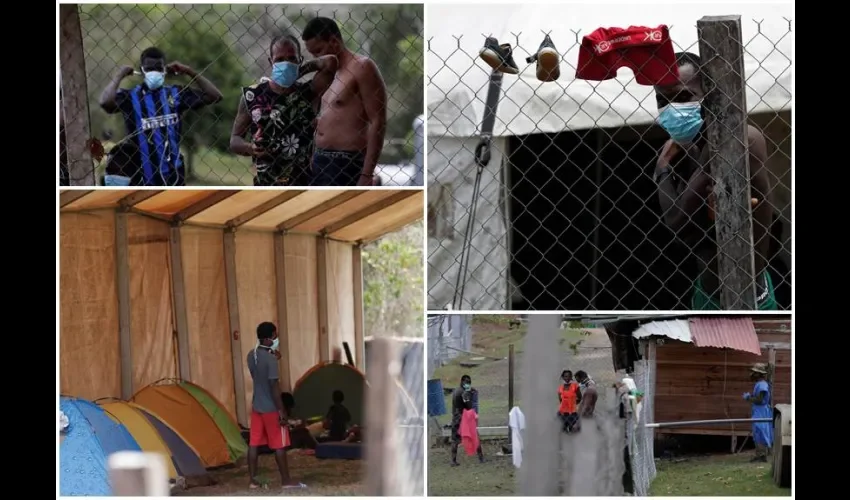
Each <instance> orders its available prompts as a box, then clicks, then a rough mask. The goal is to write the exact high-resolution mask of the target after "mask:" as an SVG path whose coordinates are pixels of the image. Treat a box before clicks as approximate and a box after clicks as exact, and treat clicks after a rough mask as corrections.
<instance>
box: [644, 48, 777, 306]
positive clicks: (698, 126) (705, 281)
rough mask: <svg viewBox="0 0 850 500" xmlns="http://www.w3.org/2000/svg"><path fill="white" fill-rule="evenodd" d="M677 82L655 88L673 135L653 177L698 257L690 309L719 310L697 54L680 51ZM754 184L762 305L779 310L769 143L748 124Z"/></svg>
mask: <svg viewBox="0 0 850 500" xmlns="http://www.w3.org/2000/svg"><path fill="white" fill-rule="evenodd" d="M676 63H677V65H678V69H679V81H678V82H676V83H674V84H671V85H664V86H660V85H658V86H656V87H655V96H656V100H657V104H658V109H659V116H658V124H659V125H660V126H661V127H662V128H664V130H665V131H666V132H667V133H668V134H670V140H668V141H667V142H666V143H665V144H664V147H663V148H662V150H661V154H660V155H659V158H658V162H657V164H656V168H655V174H654V179H655V182H656V184H657V185H658V196H659V201H660V204H661V211H662V214H663V217H664V221H665V223H666V224H667V225H668V226H669V227H670V228H671V229H672V230H673V231H674V232H675V233H676V234H677V236H678V237H679V238H680V239H681V240H682V241H683V242H684V243H685V244H686V245H687V246H688V247H689V248H690V249H691V251H692V253H693V254H694V255H695V256H696V261H697V266H698V274H697V277H696V279H695V281H694V285H693V290H692V295H691V300H690V308H691V309H695V310H718V309H720V299H719V295H720V280H719V278H718V270H717V264H718V263H717V252H718V248H717V242H716V240H715V231H714V203H713V194H712V190H713V187H714V180H713V179H712V178H711V175H710V172H709V171H708V168H709V165H708V161H709V154H710V151H709V148H708V147H707V144H706V137H705V134H704V132H705V127H704V120H703V112H704V110H703V108H702V104H701V102H702V99H703V98H704V96H705V93H704V90H703V81H702V75H701V73H700V58H699V56H697V55H695V54H692V53H689V52H681V53H678V54H676ZM747 130H748V131H747V138H748V149H749V156H750V158H749V160H750V187H751V193H752V198H753V199H752V210H753V242H754V245H753V250H754V253H755V272H756V287H757V292H758V295H757V306H758V309H759V310H775V309H778V304H777V301H776V298H775V290H774V286H773V280H772V278H771V276H770V273H769V272H768V271H767V267H766V262H767V259H768V257H769V253H770V251H771V249H770V240H771V238H770V235H769V229H770V226H771V223H772V222H773V208H772V206H771V204H770V202H769V199H768V193H769V192H770V184H769V179H768V174H767V169H766V168H765V162H766V161H767V145H766V143H765V139H764V136H763V135H762V133H761V132H760V131H759V130H758V129H757V128H755V127H754V126H752V125H749V126H748V127H747Z"/></svg>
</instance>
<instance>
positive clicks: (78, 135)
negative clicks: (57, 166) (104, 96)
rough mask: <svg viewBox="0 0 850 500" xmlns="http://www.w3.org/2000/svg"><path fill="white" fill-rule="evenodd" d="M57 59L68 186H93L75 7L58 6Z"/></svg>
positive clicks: (82, 56) (82, 58)
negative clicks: (59, 64)
mask: <svg viewBox="0 0 850 500" xmlns="http://www.w3.org/2000/svg"><path fill="white" fill-rule="evenodd" d="M59 60H60V61H62V64H61V69H60V71H61V74H62V103H61V104H62V106H63V108H64V109H63V111H64V116H65V149H66V150H67V154H68V175H69V177H70V185H71V186H94V185H95V184H96V181H95V169H94V163H93V162H92V157H91V152H90V151H89V148H88V145H87V142H88V140H89V138H90V137H91V124H90V123H89V103H88V98H89V96H88V87H87V83H86V54H85V50H84V49H83V31H82V28H81V27H80V12H79V6H78V5H77V4H61V5H59Z"/></svg>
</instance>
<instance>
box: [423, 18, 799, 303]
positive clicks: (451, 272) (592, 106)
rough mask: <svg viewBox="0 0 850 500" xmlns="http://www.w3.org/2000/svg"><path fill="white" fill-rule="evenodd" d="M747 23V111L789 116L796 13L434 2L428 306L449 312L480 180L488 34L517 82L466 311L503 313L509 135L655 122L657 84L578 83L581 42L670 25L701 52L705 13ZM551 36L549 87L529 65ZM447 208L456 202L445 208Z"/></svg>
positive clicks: (483, 212) (490, 176)
mask: <svg viewBox="0 0 850 500" xmlns="http://www.w3.org/2000/svg"><path fill="white" fill-rule="evenodd" d="M729 14H736V15H740V16H741V21H742V31H743V39H744V41H745V44H746V47H745V68H746V76H747V104H748V108H749V112H750V113H759V112H776V111H780V110H789V109H790V108H791V92H792V72H791V65H792V61H793V55H792V53H793V34H792V32H791V29H792V26H791V20H792V19H793V17H794V6H793V4H778V5H771V4H761V5H758V4H756V5H723V4H705V5H701V4H687V3H682V4H678V5H659V6H657V7H656V8H652V7H651V6H647V5H646V4H643V3H639V4H624V5H608V4H598V5H594V6H590V5H581V6H577V5H570V4H563V5H554V4H553V5H525V4H508V5H488V6H486V7H485V6H483V5H454V4H451V5H448V4H447V5H432V6H429V8H428V11H427V15H428V16H429V19H428V27H429V28H428V31H429V50H428V66H427V67H428V77H429V85H428V135H429V150H428V177H429V179H428V185H429V192H428V198H429V207H430V210H431V211H432V212H434V211H436V212H437V216H436V219H437V224H436V226H440V225H445V226H447V227H449V228H450V227H454V231H450V230H449V231H447V232H444V234H435V233H434V232H433V231H431V232H430V233H431V234H430V235H429V236H430V241H429V245H428V248H429V254H430V255H429V306H430V307H435V308H442V307H445V306H446V304H448V303H451V301H452V296H453V294H454V284H455V280H456V274H457V269H458V264H457V260H458V258H459V255H460V252H461V247H462V243H463V234H464V230H465V228H466V220H467V216H466V214H467V213H468V208H467V207H468V206H469V204H470V198H471V193H472V182H473V181H474V178H475V162H474V156H473V152H474V150H475V146H476V145H477V143H478V140H479V139H478V136H477V134H478V128H479V127H480V125H481V119H482V117H483V112H484V107H485V105H484V102H485V100H486V97H487V90H488V82H489V74H490V68H489V67H488V66H487V65H486V64H485V63H484V62H483V61H481V60H480V59H479V58H478V51H479V49H480V47H481V45H482V43H483V41H484V37H485V36H487V35H492V36H495V37H496V38H498V39H499V41H500V42H502V43H510V44H511V45H512V46H513V47H514V60H515V61H516V62H517V65H518V66H519V67H520V69H521V70H522V71H521V73H520V75H518V76H513V75H505V76H504V79H503V82H502V98H501V100H500V102H499V107H498V113H497V119H496V123H495V127H494V136H495V139H494V142H493V149H494V151H493V157H492V159H491V161H490V163H489V165H488V166H487V168H486V169H485V172H484V175H483V178H482V193H481V201H480V202H479V206H478V209H477V214H476V221H475V224H474V226H475V228H476V229H475V230H474V234H475V236H474V238H473V241H472V244H471V246H472V255H471V257H470V261H469V274H468V278H467V280H468V281H467V285H466V290H465V293H464V297H465V299H466V300H465V302H464V305H463V306H462V307H463V308H471V307H474V308H476V309H481V308H492V309H502V308H504V307H506V306H507V304H508V297H507V295H508V283H507V280H500V279H498V276H499V275H500V274H503V273H504V269H505V267H506V266H507V265H508V259H509V257H508V255H507V248H509V247H508V245H507V242H506V239H507V234H508V229H507V228H506V225H505V222H504V215H503V214H504V211H503V210H500V194H502V193H501V189H503V182H502V181H501V180H500V179H501V176H502V175H503V174H502V169H501V165H502V158H503V155H502V152H505V151H506V143H507V141H506V138H507V137H509V136H515V135H526V134H535V133H554V132H559V131H564V130H571V131H575V130H582V129H590V128H596V127H602V128H606V127H624V126H638V125H648V124H650V123H652V122H653V121H654V119H655V115H656V104H655V102H654V99H653V92H652V88H651V87H647V86H641V85H638V84H636V83H635V82H634V79H633V75H632V72H631V70H628V69H621V70H620V72H619V73H618V77H617V78H616V79H614V80H608V81H604V82H587V81H583V80H576V79H575V78H574V76H575V65H576V63H577V59H578V47H579V42H580V41H581V38H582V37H583V36H584V35H586V34H588V33H590V32H591V31H593V30H595V29H596V28H599V27H611V26H619V27H627V26H630V25H640V26H657V25H659V24H666V25H668V26H669V27H670V33H671V37H672V39H673V42H674V47H675V50H676V51H683V50H687V51H689V52H694V53H697V54H698V53H699V47H698V43H697V30H696V22H697V20H699V19H700V18H702V17H704V16H707V15H729ZM544 32H546V33H549V35H550V37H551V38H552V40H553V42H554V43H555V45H556V47H557V48H558V50H559V51H560V53H561V56H562V62H561V77H560V79H559V80H558V81H556V82H552V83H542V82H540V81H538V80H537V79H536V77H535V73H534V66H533V65H531V66H528V67H526V64H525V58H526V57H527V56H528V55H530V54H531V53H532V52H534V51H536V50H537V47H538V46H539V44H540V41H541V40H542V38H543V33H544ZM447 200H450V203H449V202H448V201H447Z"/></svg>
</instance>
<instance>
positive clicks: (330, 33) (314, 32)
mask: <svg viewBox="0 0 850 500" xmlns="http://www.w3.org/2000/svg"><path fill="white" fill-rule="evenodd" d="M314 38H318V39H319V40H322V41H328V40H330V39H331V38H338V39H340V40H342V32H341V31H340V30H339V26H338V25H337V24H336V21H334V20H333V19H331V18H329V17H314V18H313V19H310V22H308V23H307V26H304V32H303V33H301V39H302V40H304V41H305V42H306V41H308V40H312V39H314Z"/></svg>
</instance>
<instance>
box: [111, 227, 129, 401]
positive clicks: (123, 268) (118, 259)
mask: <svg viewBox="0 0 850 500" xmlns="http://www.w3.org/2000/svg"><path fill="white" fill-rule="evenodd" d="M127 217H128V214H127V213H126V212H115V275H116V276H115V283H116V285H117V287H118V345H119V349H120V351H121V399H125V400H128V399H130V398H132V397H133V339H132V337H131V332H130V325H131V321H130V260H129V256H130V252H129V245H128V241H127V224H128V221H127Z"/></svg>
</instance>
